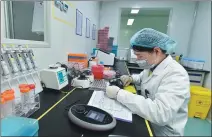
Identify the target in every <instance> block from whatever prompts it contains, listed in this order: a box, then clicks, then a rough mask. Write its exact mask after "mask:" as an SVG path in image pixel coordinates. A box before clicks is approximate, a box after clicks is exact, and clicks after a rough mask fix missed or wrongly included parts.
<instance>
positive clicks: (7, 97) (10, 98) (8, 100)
mask: <svg viewBox="0 0 212 137" xmlns="http://www.w3.org/2000/svg"><path fill="white" fill-rule="evenodd" d="M1 98H4V101H5V106H4V107H5V109H4V117H8V116H11V115H13V114H14V103H15V102H14V99H15V95H14V91H13V92H12V91H11V92H8V91H5V93H3V94H2V95H1Z"/></svg>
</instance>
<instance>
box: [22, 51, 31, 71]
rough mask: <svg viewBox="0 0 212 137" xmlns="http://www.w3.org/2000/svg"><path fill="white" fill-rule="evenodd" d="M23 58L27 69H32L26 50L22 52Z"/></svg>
mask: <svg viewBox="0 0 212 137" xmlns="http://www.w3.org/2000/svg"><path fill="white" fill-rule="evenodd" d="M22 54H23V58H24V61H25V64H26V65H27V69H28V70H32V69H33V67H32V62H31V60H30V58H29V55H28V54H27V52H23V53H22Z"/></svg>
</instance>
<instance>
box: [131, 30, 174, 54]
mask: <svg viewBox="0 0 212 137" xmlns="http://www.w3.org/2000/svg"><path fill="white" fill-rule="evenodd" d="M130 45H131V46H141V47H146V48H154V47H159V48H161V49H162V50H165V51H166V52H167V53H173V51H174V49H175V47H176V42H175V41H174V40H172V39H171V38H170V37H169V36H168V35H166V34H164V33H161V32H159V31H156V30H154V29H151V28H144V29H142V30H140V31H138V32H137V33H135V34H134V35H133V36H132V38H131V40H130Z"/></svg>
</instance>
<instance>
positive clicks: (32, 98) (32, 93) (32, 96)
mask: <svg viewBox="0 0 212 137" xmlns="http://www.w3.org/2000/svg"><path fill="white" fill-rule="evenodd" d="M29 88H30V91H29V98H30V100H29V102H30V103H34V102H35V84H29Z"/></svg>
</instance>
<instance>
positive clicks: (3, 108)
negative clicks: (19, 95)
mask: <svg viewBox="0 0 212 137" xmlns="http://www.w3.org/2000/svg"><path fill="white" fill-rule="evenodd" d="M4 117H5V99H4V97H3V96H1V118H4Z"/></svg>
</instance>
